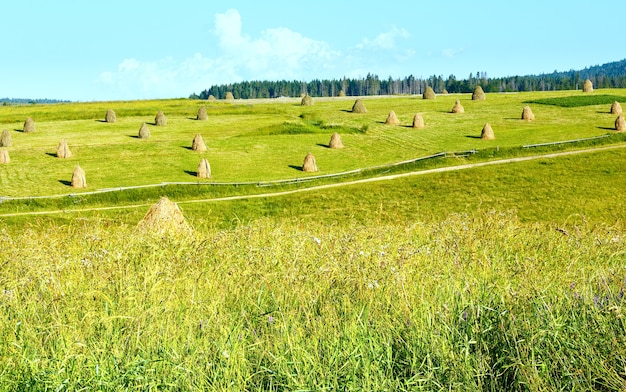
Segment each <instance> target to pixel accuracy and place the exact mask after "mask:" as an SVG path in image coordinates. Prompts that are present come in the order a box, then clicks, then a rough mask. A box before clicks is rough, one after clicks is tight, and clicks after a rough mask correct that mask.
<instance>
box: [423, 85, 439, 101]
mask: <svg viewBox="0 0 626 392" xmlns="http://www.w3.org/2000/svg"><path fill="white" fill-rule="evenodd" d="M422 98H423V99H435V98H437V96H436V95H435V90H433V88H432V87H430V86H428V87H426V91H424V94H422Z"/></svg>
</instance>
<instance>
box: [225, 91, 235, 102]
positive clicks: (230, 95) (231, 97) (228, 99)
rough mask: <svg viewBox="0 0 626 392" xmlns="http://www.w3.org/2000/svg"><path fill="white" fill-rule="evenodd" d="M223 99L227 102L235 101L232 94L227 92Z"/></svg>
mask: <svg viewBox="0 0 626 392" xmlns="http://www.w3.org/2000/svg"><path fill="white" fill-rule="evenodd" d="M224 99H225V100H227V101H233V100H234V99H235V96H234V95H233V93H231V92H230V91H228V92H226V96H225V97H224Z"/></svg>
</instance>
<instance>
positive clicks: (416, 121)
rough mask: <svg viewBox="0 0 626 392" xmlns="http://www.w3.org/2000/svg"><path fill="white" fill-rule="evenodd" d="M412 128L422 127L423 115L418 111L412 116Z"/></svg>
mask: <svg viewBox="0 0 626 392" xmlns="http://www.w3.org/2000/svg"><path fill="white" fill-rule="evenodd" d="M413 128H415V129H422V128H424V117H422V115H421V114H420V113H417V114H416V115H415V116H413Z"/></svg>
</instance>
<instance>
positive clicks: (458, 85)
mask: <svg viewBox="0 0 626 392" xmlns="http://www.w3.org/2000/svg"><path fill="white" fill-rule="evenodd" d="M585 79H589V80H591V82H592V83H593V86H594V88H625V87H626V59H625V60H621V61H617V62H613V63H607V64H604V65H598V66H593V67H589V68H585V69H583V70H578V71H574V70H571V71H566V72H557V71H554V72H553V73H551V74H540V75H527V76H507V77H498V78H489V77H488V76H487V73H486V72H481V71H479V72H476V74H473V73H470V75H469V77H468V78H466V79H457V78H456V77H455V76H454V75H450V76H448V77H447V78H444V77H443V75H433V76H430V77H428V78H422V77H415V76H413V75H409V76H407V77H404V78H395V79H394V78H392V77H391V76H390V77H388V78H387V79H381V78H379V77H378V75H375V74H368V75H367V76H366V77H364V78H346V77H343V78H341V79H324V80H320V79H314V80H311V81H308V82H304V81H298V80H291V81H288V80H280V81H267V80H263V81H261V80H258V81H244V82H239V83H231V84H221V85H213V86H211V87H209V88H208V89H206V90H203V91H201V92H200V93H199V94H196V93H193V94H191V95H190V96H189V98H192V99H208V98H209V97H210V96H213V97H215V98H217V99H223V98H224V97H225V96H226V93H227V92H232V93H233V96H234V97H235V98H237V99H254V98H279V97H299V96H303V95H306V94H308V95H310V96H313V97H334V96H338V95H343V94H345V95H347V96H365V95H398V94H407V95H415V94H422V93H423V92H424V91H425V90H426V87H428V86H430V87H432V88H433V90H435V92H436V93H440V94H441V93H471V92H472V91H474V88H475V87H476V86H477V85H480V86H481V87H482V88H483V90H484V91H485V92H491V93H496V92H500V93H501V92H522V91H551V90H576V89H582V86H583V82H584V81H585Z"/></svg>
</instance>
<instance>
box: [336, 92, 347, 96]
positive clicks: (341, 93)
mask: <svg viewBox="0 0 626 392" xmlns="http://www.w3.org/2000/svg"><path fill="white" fill-rule="evenodd" d="M337 96H338V97H345V96H346V92H345V91H343V90H339V93H338V94H337Z"/></svg>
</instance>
